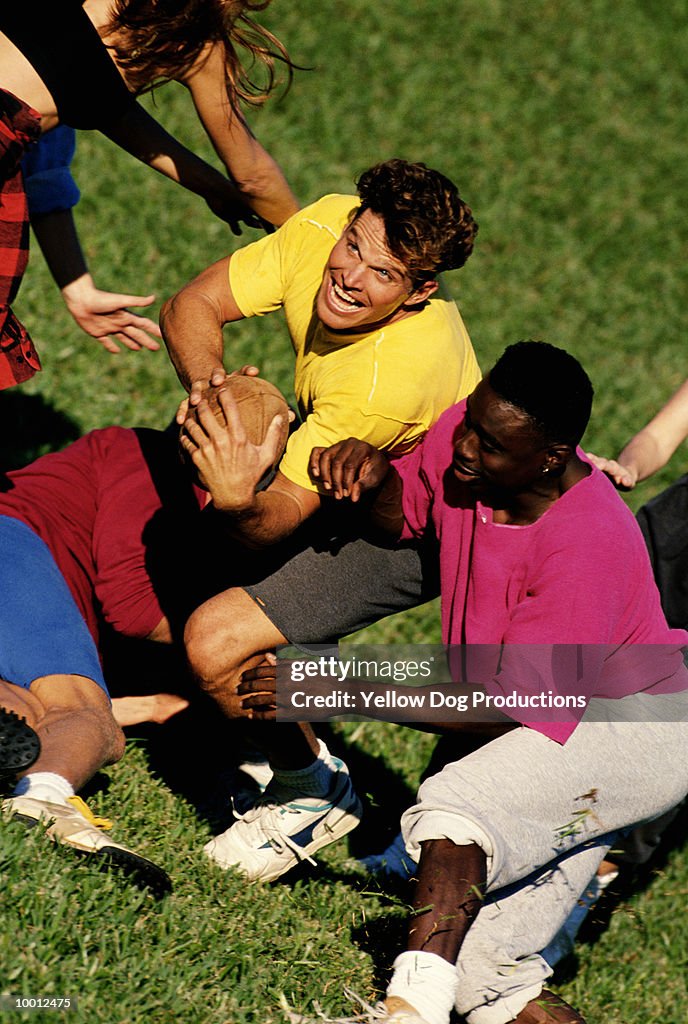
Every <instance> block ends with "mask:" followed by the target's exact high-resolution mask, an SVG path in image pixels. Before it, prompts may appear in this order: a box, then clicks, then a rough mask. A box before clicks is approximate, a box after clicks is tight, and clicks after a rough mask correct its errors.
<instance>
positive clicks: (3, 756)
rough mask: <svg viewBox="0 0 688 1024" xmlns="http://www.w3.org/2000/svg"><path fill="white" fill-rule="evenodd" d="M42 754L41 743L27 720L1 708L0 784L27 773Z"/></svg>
mask: <svg viewBox="0 0 688 1024" xmlns="http://www.w3.org/2000/svg"><path fill="white" fill-rule="evenodd" d="M40 752H41V741H40V740H39V738H38V736H37V735H36V733H35V732H34V730H33V729H32V728H31V726H30V725H27V723H26V720H25V719H23V718H20V716H19V715H17V714H15V713H14V711H7V710H6V709H5V708H0V782H6V781H7V780H9V779H13V778H14V777H15V776H17V775H19V774H20V772H25V771H27V769H29V768H30V767H31V765H32V764H35V762H36V761H37V760H38V757H39V755H40Z"/></svg>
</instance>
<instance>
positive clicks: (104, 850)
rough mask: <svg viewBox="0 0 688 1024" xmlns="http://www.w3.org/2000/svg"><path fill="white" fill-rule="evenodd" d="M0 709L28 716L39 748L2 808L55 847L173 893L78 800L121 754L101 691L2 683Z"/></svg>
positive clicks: (56, 683)
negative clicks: (96, 858) (39, 828)
mask: <svg viewBox="0 0 688 1024" xmlns="http://www.w3.org/2000/svg"><path fill="white" fill-rule="evenodd" d="M0 705H1V706H3V707H7V708H9V709H11V710H12V711H14V712H15V713H17V714H21V715H22V717H25V718H26V720H27V722H28V724H29V725H30V726H31V727H32V728H33V729H34V730H35V732H36V734H37V735H38V738H39V740H40V743H41V752H40V755H39V757H38V759H37V760H36V762H35V763H34V764H33V765H32V766H31V767H30V768H29V769H28V771H26V772H24V773H23V774H22V777H21V778H20V780H19V782H18V783H17V785H16V786H15V789H14V794H13V796H11V797H10V798H9V799H8V800H6V801H4V804H3V806H4V809H5V811H6V812H8V813H9V814H10V815H13V816H15V817H17V818H18V819H19V820H21V821H23V822H24V823H25V824H27V825H34V824H37V823H38V822H39V821H42V822H43V823H44V824H45V825H46V831H47V834H48V835H49V836H50V838H52V839H54V840H55V841H57V842H60V843H63V844H66V845H68V846H71V847H72V848H74V849H76V850H79V851H80V852H82V853H91V854H94V853H96V854H101V855H103V856H105V857H106V858H107V859H108V860H109V861H110V862H111V863H114V864H115V865H116V866H118V867H120V868H122V869H123V870H125V871H126V872H127V873H128V874H129V875H131V876H132V877H133V879H134V880H135V881H136V882H137V883H139V884H142V885H144V886H146V887H148V888H151V889H152V890H153V891H154V892H155V893H156V894H157V895H164V894H165V893H166V892H168V891H169V889H170V881H169V878H168V876H167V875H166V873H165V872H164V871H162V870H161V869H160V868H158V867H157V866H156V865H155V864H153V863H151V862H150V861H148V860H146V859H145V858H143V857H140V856H139V855H138V854H135V853H133V852H132V851H131V850H128V849H127V848H126V847H124V846H121V845H120V844H119V843H115V842H113V841H112V840H110V839H109V837H107V836H105V835H104V833H103V832H101V827H102V826H103V825H104V824H107V823H105V822H103V820H102V819H95V818H93V816H92V815H91V813H90V811H89V810H88V808H87V807H86V805H85V804H84V803H83V802H82V801H79V800H78V798H77V797H76V796H75V794H76V792H77V791H78V790H79V789H81V787H82V786H84V785H85V783H86V782H88V781H89V779H91V778H92V776H93V775H94V774H95V773H96V771H98V769H100V768H102V767H104V766H105V765H107V764H114V763H115V762H116V761H118V760H119V759H120V758H121V756H122V754H123V753H124V742H125V741H124V734H123V733H122V730H121V728H120V727H119V726H118V724H117V722H116V721H115V719H114V717H113V715H112V711H111V709H110V702H109V699H108V697H107V694H106V693H105V692H104V690H103V689H102V688H101V687H100V686H99V685H98V684H97V683H95V682H94V681H93V680H92V679H87V678H86V677H85V676H76V675H51V676H43V677H41V678H40V679H36V680H34V682H33V683H32V684H31V687H30V688H29V689H28V690H25V689H22V688H20V687H18V686H13V685H12V684H10V683H7V682H5V681H4V680H0Z"/></svg>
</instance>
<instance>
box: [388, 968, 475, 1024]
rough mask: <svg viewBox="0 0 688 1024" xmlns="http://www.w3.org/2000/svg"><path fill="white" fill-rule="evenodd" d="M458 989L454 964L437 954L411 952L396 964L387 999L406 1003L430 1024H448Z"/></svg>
mask: <svg viewBox="0 0 688 1024" xmlns="http://www.w3.org/2000/svg"><path fill="white" fill-rule="evenodd" d="M457 987H458V978H457V975H456V967H455V966H454V964H450V963H449V961H448V960H444V959H443V958H442V957H441V956H437V954H436V953H423V952H414V951H411V950H410V951H407V952H406V953H401V954H400V955H399V956H398V957H397V958H396V960H395V961H394V974H393V975H392V980H391V981H390V983H389V985H388V986H387V995H388V996H397V997H398V998H399V999H405V1000H406V1002H407V1003H409V1004H410V1005H411V1006H412V1007H413V1009H414V1010H416V1011H417V1013H418V1014H419V1015H420V1016H421V1017H422V1018H423V1020H425V1021H427V1024H449V1014H450V1013H451V1011H452V1009H453V1006H454V999H455V998H456V989H457Z"/></svg>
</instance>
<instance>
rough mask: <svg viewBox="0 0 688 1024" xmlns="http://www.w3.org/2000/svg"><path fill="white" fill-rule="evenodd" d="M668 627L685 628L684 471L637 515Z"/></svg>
mask: <svg viewBox="0 0 688 1024" xmlns="http://www.w3.org/2000/svg"><path fill="white" fill-rule="evenodd" d="M637 519H638V523H639V524H640V529H641V530H642V533H643V536H644V538H645V543H646V544H647V547H648V551H649V552H650V561H651V562H652V569H653V572H654V575H655V580H656V581H657V586H658V588H659V593H660V596H661V599H662V608H663V609H664V614H665V615H666V617H667V621H668V623H669V625H670V626H673V627H678V628H681V629H687V628H688V474H686V476H682V477H681V478H680V480H677V481H676V483H674V484H672V485H671V486H670V487H667V489H666V490H665V491H662V493H661V494H658V495H657V496H656V497H655V498H652V499H651V500H650V501H648V503H647V504H646V505H643V507H642V508H641V509H639V511H638V515H637Z"/></svg>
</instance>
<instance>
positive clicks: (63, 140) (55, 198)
mask: <svg viewBox="0 0 688 1024" xmlns="http://www.w3.org/2000/svg"><path fill="white" fill-rule="evenodd" d="M75 149H76V132H75V131H74V129H73V128H70V127H68V126H67V125H66V124H61V125H58V126H57V128H53V130H52V131H50V132H46V134H45V135H42V136H41V138H40V139H39V140H38V142H36V143H34V144H33V145H32V146H30V147H29V149H27V151H26V153H25V155H24V158H23V160H22V171H23V172H24V187H25V189H26V197H27V199H28V201H29V216H30V217H34V216H36V215H40V214H43V213H58V212H60V211H62V210H71V209H72V207H74V206H76V204H77V203H78V202H79V199H80V196H81V193H80V192H79V189H78V187H77V184H76V182H75V181H74V178H73V177H72V172H71V168H70V164H71V162H72V159H73V157H74V151H75Z"/></svg>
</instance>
